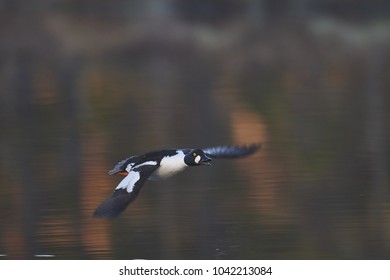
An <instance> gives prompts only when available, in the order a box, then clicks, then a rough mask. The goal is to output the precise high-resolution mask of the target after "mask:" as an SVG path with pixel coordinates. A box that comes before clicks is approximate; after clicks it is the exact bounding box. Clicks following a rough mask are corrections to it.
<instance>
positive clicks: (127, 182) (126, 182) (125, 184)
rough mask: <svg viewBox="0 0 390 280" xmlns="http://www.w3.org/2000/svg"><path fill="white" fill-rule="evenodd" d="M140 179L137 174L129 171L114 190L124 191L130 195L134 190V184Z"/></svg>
mask: <svg viewBox="0 0 390 280" xmlns="http://www.w3.org/2000/svg"><path fill="white" fill-rule="evenodd" d="M140 178H141V176H140V174H139V172H136V171H131V172H129V175H127V176H126V177H125V178H124V179H123V180H122V181H121V182H120V183H119V185H118V186H117V187H116V188H115V189H116V190H119V189H125V190H126V191H127V192H128V193H131V192H132V191H133V189H134V186H135V184H136V183H137V182H138V181H139V179H140Z"/></svg>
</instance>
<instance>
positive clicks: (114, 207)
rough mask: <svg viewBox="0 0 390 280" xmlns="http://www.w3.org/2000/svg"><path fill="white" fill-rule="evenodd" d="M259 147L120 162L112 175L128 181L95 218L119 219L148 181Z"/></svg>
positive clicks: (156, 154) (158, 154)
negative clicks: (119, 175) (118, 175)
mask: <svg viewBox="0 0 390 280" xmlns="http://www.w3.org/2000/svg"><path fill="white" fill-rule="evenodd" d="M259 148H260V145H257V144H253V145H250V146H234V147H233V146H219V147H212V148H206V149H166V150H160V151H153V152H149V153H146V154H144V155H141V156H132V157H129V158H127V159H125V160H122V161H121V162H119V163H118V164H117V165H115V167H114V168H113V169H112V170H111V171H109V173H108V174H109V175H113V174H122V175H126V177H125V178H124V179H123V180H122V181H121V182H120V183H119V185H118V186H117V187H116V188H115V190H114V193H113V194H112V195H111V196H110V197H109V198H108V199H107V200H105V201H103V202H102V203H101V204H100V206H99V207H98V208H97V209H96V210H95V213H94V216H95V217H116V216H118V215H119V214H120V213H121V212H122V211H123V210H124V209H125V208H126V207H127V205H128V204H129V203H130V202H132V201H133V200H134V199H135V198H136V197H137V195H138V193H139V191H140V189H141V187H142V185H143V184H144V183H145V181H146V180H164V179H167V178H169V177H171V176H173V175H175V174H177V173H179V172H181V171H183V170H184V169H186V168H187V167H189V166H200V165H210V161H211V160H212V159H218V158H238V157H243V156H247V155H250V154H253V153H254V152H256V151H257V150H258V149H259Z"/></svg>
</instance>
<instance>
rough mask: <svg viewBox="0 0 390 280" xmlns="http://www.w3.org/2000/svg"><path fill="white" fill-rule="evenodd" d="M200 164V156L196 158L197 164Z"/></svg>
mask: <svg viewBox="0 0 390 280" xmlns="http://www.w3.org/2000/svg"><path fill="white" fill-rule="evenodd" d="M199 162H200V156H199V155H198V156H196V158H195V163H199Z"/></svg>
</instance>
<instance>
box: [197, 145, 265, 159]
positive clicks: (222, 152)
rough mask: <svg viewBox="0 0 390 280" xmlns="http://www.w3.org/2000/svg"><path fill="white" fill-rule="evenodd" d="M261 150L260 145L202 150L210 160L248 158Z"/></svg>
mask: <svg viewBox="0 0 390 280" xmlns="http://www.w3.org/2000/svg"><path fill="white" fill-rule="evenodd" d="M260 148H261V144H251V145H243V146H217V147H210V148H205V149H203V151H204V153H205V154H206V155H207V156H209V157H211V158H212V159H222V158H240V157H245V156H249V155H251V154H253V153H255V152H256V151H257V150H259V149H260Z"/></svg>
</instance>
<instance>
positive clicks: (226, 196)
mask: <svg viewBox="0 0 390 280" xmlns="http://www.w3.org/2000/svg"><path fill="white" fill-rule="evenodd" d="M389 92H390V2H389V1H385V0H372V1H363V0H354V1H351V0H338V1H336V0H311V1H309V0H299V1H287V0H258V1H256V0H240V1H238V0H236V1H234V0H214V1H205V0H197V1H194V0H187V1H184V0H181V1H180V0H144V1H141V0H134V1H130V0H116V1H104V0H77V1H76V0H35V1H31V0H0V120H1V121H0V131H1V133H0V135H1V136H0V155H1V157H0V224H1V226H0V255H1V257H2V258H9V259H30V258H36V257H37V256H39V255H40V254H53V255H55V257H58V258H63V259H72V258H73V259H80V258H81V259H88V258H91V259H98V258H103V259H104V258H114V259H115V258H116V259H121V258H122V259H128V258H152V259H202V258H203V259H213V258H226V259H238V258H241V259H329V258H331V259H388V258H390V203H389V176H388V174H389V148H390V144H389V143H390V141H389V133H388V131H389V128H390V126H389V125H390V123H389V117H390V110H389V109H388V108H389V105H390V94H389ZM252 142H262V143H263V147H264V149H263V150H262V151H261V152H260V153H259V154H258V155H256V156H254V157H251V158H248V159H245V160H242V161H236V162H218V163H216V164H215V166H213V167H212V168H213V169H207V170H206V169H202V170H191V171H188V173H186V174H183V175H180V176H177V178H174V179H171V180H169V181H167V182H161V183H158V184H154V183H151V182H148V183H147V185H146V186H145V187H144V189H145V190H142V194H141V195H140V197H139V198H138V199H137V201H136V202H135V203H134V204H132V205H131V206H130V207H129V209H128V210H127V211H126V212H125V213H124V215H123V216H122V217H120V218H118V219H117V220H114V221H106V220H96V219H92V217H91V214H92V212H93V210H94V208H95V207H96V206H97V205H98V204H99V202H100V201H102V200H103V199H104V198H105V197H107V196H108V195H109V194H110V192H112V190H113V189H114V187H115V186H116V184H117V183H118V182H119V179H118V178H115V177H109V176H107V171H108V170H109V169H111V167H112V166H113V165H114V164H115V163H116V162H117V161H119V160H121V159H123V158H125V157H127V156H130V155H135V154H137V153H138V154H140V153H143V152H146V151H150V150H154V149H159V148H169V147H194V146H199V147H206V146H212V145H219V144H245V143H252ZM176 186H180V187H176Z"/></svg>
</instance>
